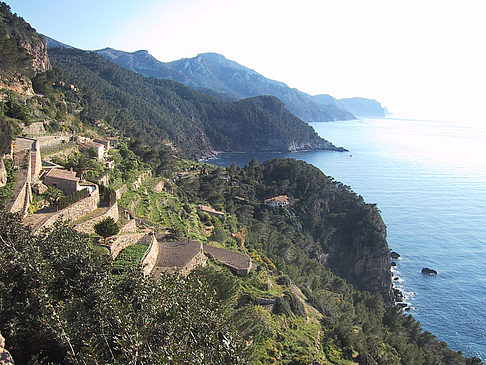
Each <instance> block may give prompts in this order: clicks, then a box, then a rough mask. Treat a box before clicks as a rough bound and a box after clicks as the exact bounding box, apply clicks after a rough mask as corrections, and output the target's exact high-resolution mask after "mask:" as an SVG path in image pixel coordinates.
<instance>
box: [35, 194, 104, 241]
mask: <svg viewBox="0 0 486 365" xmlns="http://www.w3.org/2000/svg"><path fill="white" fill-rule="evenodd" d="M94 186H95V187H96V188H95V191H93V192H92V193H91V194H90V196H88V197H87V198H84V199H81V200H80V201H78V202H76V203H74V204H72V205H70V206H69V207H67V208H64V209H62V210H60V211H59V212H56V213H55V214H53V215H52V216H50V217H49V218H48V219H47V220H46V221H45V222H43V223H42V224H41V225H40V226H39V227H38V228H36V229H35V231H36V232H37V231H39V230H40V229H43V228H47V227H50V226H52V225H53V224H54V223H56V221H57V220H58V219H62V220H69V221H75V220H77V219H80V218H82V217H84V216H85V215H87V214H89V213H91V212H92V211H94V210H95V209H97V208H98V204H99V202H100V191H99V189H98V186H97V185H94Z"/></svg>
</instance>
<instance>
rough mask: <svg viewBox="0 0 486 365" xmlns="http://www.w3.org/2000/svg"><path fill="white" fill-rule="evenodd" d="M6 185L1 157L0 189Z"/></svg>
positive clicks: (5, 172) (5, 174)
mask: <svg viewBox="0 0 486 365" xmlns="http://www.w3.org/2000/svg"><path fill="white" fill-rule="evenodd" d="M6 184H7V170H6V169H5V164H4V163H3V156H2V157H0V188H1V187H2V186H5V185H6Z"/></svg>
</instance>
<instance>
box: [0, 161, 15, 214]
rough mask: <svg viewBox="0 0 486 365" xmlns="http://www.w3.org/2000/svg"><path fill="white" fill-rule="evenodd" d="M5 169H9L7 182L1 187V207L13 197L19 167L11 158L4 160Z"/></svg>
mask: <svg viewBox="0 0 486 365" xmlns="http://www.w3.org/2000/svg"><path fill="white" fill-rule="evenodd" d="M3 163H4V164H5V170H6V171H7V184H6V185H5V186H2V187H1V188H0V209H1V208H4V207H5V205H6V204H7V203H8V201H9V200H10V198H11V197H12V192H13V188H14V184H15V181H16V180H17V169H16V168H15V167H14V163H13V161H12V160H10V159H5V160H3Z"/></svg>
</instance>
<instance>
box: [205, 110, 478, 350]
mask: <svg viewBox="0 0 486 365" xmlns="http://www.w3.org/2000/svg"><path fill="white" fill-rule="evenodd" d="M311 125H312V126H313V127H314V129H315V130H316V131H317V132H318V133H319V135H321V136H322V137H323V138H326V139H328V140H330V141H332V142H333V143H334V144H335V145H337V146H343V147H345V148H347V149H349V152H329V151H310V152H295V153H254V154H251V153H223V154H220V155H218V157H217V158H216V159H212V160H209V161H208V162H210V163H213V164H217V165H225V166H229V165H230V164H231V163H233V162H235V163H237V164H238V165H240V166H242V165H245V164H247V163H248V162H249V161H250V160H251V159H252V158H253V157H256V158H257V159H258V161H259V162H263V161H265V160H267V159H270V158H286V157H290V158H295V159H300V160H304V161H306V162H308V163H311V164H313V165H314V166H316V167H318V168H319V169H321V170H322V171H323V172H324V173H325V174H326V175H329V176H333V177H334V178H335V179H337V180H339V181H341V182H343V183H344V184H346V185H350V186H351V187H352V189H353V190H354V191H355V192H356V193H357V194H359V195H362V196H363V197H364V198H365V200H366V201H367V202H369V203H377V204H378V207H379V209H380V210H381V213H382V216H383V219H384V221H385V223H386V225H387V229H388V244H389V246H390V248H392V249H393V250H395V251H397V252H399V253H400V255H401V258H400V259H399V260H398V262H397V266H396V268H395V269H394V275H395V276H397V277H399V280H398V281H394V283H395V285H396V286H397V287H398V288H400V289H401V290H402V291H403V292H404V294H405V298H406V299H405V300H406V302H407V303H409V304H410V305H411V306H412V308H413V309H412V310H411V312H410V313H411V314H412V315H413V316H414V317H415V318H416V319H418V320H419V321H420V322H421V323H422V326H423V328H424V330H428V331H430V332H432V333H433V334H435V335H436V336H437V337H438V338H439V339H440V340H443V341H446V342H447V343H448V344H449V346H450V347H451V348H452V349H454V350H461V351H463V352H464V354H466V355H468V356H477V357H479V358H481V359H483V360H484V359H486V128H485V127H483V126H481V125H477V124H472V123H469V122H468V121H467V120H466V121H459V122H457V123H453V122H441V121H421V120H409V119H393V118H384V119H364V120H354V121H337V122H329V123H312V124H311ZM423 267H430V268H433V269H435V270H437V271H438V272H439V274H438V275H437V276H427V275H422V274H421V269H422V268H423Z"/></svg>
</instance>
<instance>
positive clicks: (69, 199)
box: [57, 189, 89, 209]
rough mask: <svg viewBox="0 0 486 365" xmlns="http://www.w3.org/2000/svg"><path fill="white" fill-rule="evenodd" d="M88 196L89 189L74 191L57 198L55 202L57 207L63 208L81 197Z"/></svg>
mask: <svg viewBox="0 0 486 365" xmlns="http://www.w3.org/2000/svg"><path fill="white" fill-rule="evenodd" d="M88 196H89V190H88V189H83V190H79V191H76V192H75V193H72V194H69V195H66V196H63V197H61V198H59V201H58V202H57V207H58V208H59V209H64V208H66V207H68V206H70V205H72V204H74V203H76V202H78V201H80V200H81V199H84V198H87V197H88Z"/></svg>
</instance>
